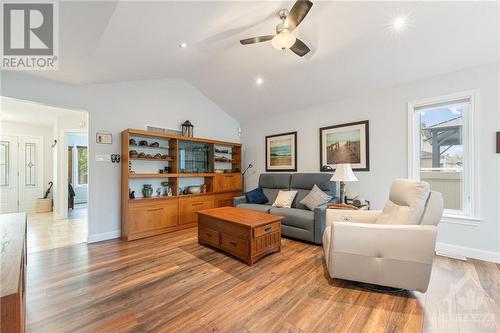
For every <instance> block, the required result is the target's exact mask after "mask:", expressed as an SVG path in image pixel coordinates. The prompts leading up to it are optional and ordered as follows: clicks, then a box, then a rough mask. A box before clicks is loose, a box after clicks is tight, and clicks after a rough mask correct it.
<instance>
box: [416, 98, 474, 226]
mask: <svg viewBox="0 0 500 333" xmlns="http://www.w3.org/2000/svg"><path fill="white" fill-rule="evenodd" d="M474 99H475V92H465V93H459V94H453V95H449V96H444V97H438V98H431V99H427V100H423V101H418V102H414V103H409V112H410V114H409V131H410V139H409V158H410V161H409V166H410V168H409V175H410V177H413V178H415V179H421V180H424V181H426V182H428V183H429V184H430V186H431V189H432V190H434V191H437V192H441V193H442V194H443V199H444V208H445V216H446V215H448V216H462V217H476V214H477V211H476V207H475V202H476V200H475V197H474V195H475V193H476V192H475V188H474V187H475V173H474V170H475V169H476V168H475V161H476V160H477V159H476V158H475V153H476V152H475V149H474V141H475V140H474V131H473V129H474V127H473V124H474V113H475V110H474Z"/></svg>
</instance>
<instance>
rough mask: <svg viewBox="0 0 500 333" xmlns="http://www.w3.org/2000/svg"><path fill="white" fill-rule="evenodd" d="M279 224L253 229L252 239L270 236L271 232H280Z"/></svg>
mask: <svg viewBox="0 0 500 333" xmlns="http://www.w3.org/2000/svg"><path fill="white" fill-rule="evenodd" d="M280 229H281V227H280V223H272V224H267V225H263V226H262V227H258V228H255V229H254V231H253V232H254V237H260V236H263V235H266V234H270V233H272V232H277V231H280Z"/></svg>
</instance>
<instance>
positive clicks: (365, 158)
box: [319, 120, 370, 172]
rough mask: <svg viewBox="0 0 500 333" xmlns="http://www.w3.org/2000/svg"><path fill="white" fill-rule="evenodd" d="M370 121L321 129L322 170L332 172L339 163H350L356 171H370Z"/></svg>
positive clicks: (320, 153)
mask: <svg viewBox="0 0 500 333" xmlns="http://www.w3.org/2000/svg"><path fill="white" fill-rule="evenodd" d="M369 133H370V130H369V121H368V120H364V121H357V122H352V123H346V124H340V125H334V126H327V127H321V128H320V129H319V146H320V152H319V155H320V171H322V172H328V171H329V172H331V171H333V170H335V165H336V164H339V163H350V164H351V167H352V169H353V170H354V171H370V144H369V143H370V141H369Z"/></svg>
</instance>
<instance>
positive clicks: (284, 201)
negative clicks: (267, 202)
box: [273, 191, 297, 208]
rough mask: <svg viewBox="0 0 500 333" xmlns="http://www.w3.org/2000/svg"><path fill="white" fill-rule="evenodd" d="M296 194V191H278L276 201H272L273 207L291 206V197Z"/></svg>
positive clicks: (293, 197)
mask: <svg viewBox="0 0 500 333" xmlns="http://www.w3.org/2000/svg"><path fill="white" fill-rule="evenodd" d="M296 195H297V191H279V193H278V196H277V197H276V201H274V203H273V207H276V208H291V207H292V202H293V199H295V196H296Z"/></svg>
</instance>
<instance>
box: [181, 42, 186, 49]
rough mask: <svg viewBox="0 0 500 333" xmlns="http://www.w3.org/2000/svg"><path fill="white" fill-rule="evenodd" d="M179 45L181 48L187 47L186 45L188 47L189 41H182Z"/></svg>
mask: <svg viewBox="0 0 500 333" xmlns="http://www.w3.org/2000/svg"><path fill="white" fill-rule="evenodd" d="M179 47H180V48H181V49H185V48H186V47H188V45H187V43H184V42H182V43H180V44H179Z"/></svg>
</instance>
